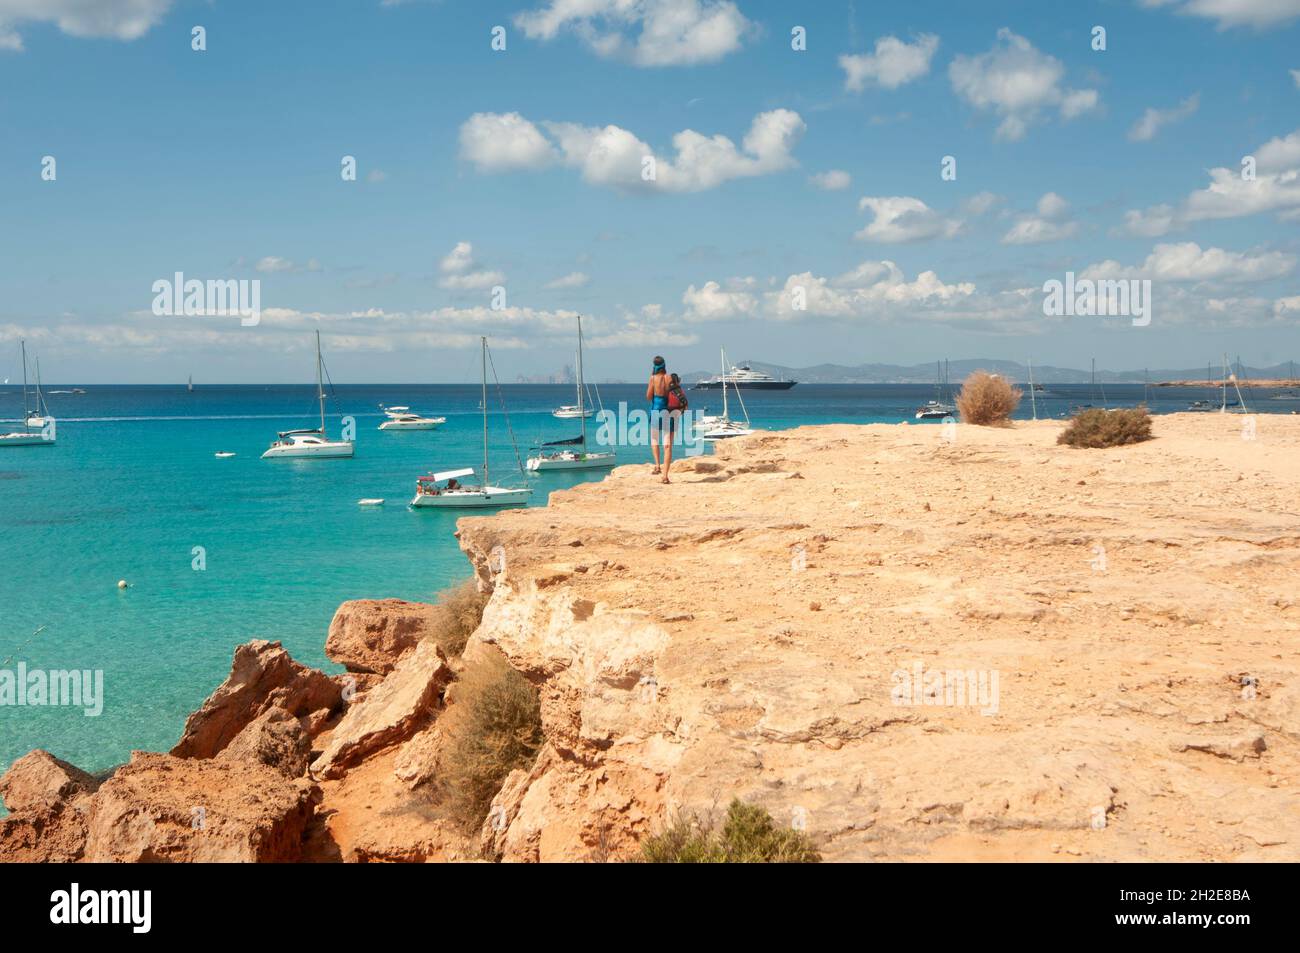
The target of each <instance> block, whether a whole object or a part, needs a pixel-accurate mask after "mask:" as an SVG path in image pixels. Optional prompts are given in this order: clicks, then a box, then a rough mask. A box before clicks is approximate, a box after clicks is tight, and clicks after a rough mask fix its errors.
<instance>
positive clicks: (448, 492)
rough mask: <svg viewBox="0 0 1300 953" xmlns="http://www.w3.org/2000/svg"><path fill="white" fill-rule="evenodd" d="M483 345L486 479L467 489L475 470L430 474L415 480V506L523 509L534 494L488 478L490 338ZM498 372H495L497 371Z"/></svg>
mask: <svg viewBox="0 0 1300 953" xmlns="http://www.w3.org/2000/svg"><path fill="white" fill-rule="evenodd" d="M481 340H482V342H483V359H482V363H483V399H482V401H481V406H482V408H483V479H482V482H481V483H480V484H479V485H477V486H473V485H471V486H464V485H463V484H461V483H460V480H461V478H462V477H468V476H473V475H474V468H473V467H466V468H464V469H461V470H445V471H443V472H441V473H430V474H429V475H428V476H422V477H420V478H419V479H418V480H416V481H415V499H413V500H411V505H412V506H445V507H485V506H523V505H524V504H525V503H527V502H528V498H529V497H530V496H532V495H533V491H532V489H530V488H529V487H522V488H519V487H502V486H492V484H491V480H490V478H489V475H488V415H487V353H488V351H487V338H482V339H481ZM494 373H495V370H494Z"/></svg>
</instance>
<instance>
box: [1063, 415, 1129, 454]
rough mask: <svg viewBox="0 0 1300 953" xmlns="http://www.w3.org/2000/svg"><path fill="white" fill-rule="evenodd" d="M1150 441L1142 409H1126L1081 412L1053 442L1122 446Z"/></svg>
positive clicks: (1077, 444)
mask: <svg viewBox="0 0 1300 953" xmlns="http://www.w3.org/2000/svg"><path fill="white" fill-rule="evenodd" d="M1150 439H1151V415H1150V414H1149V413H1147V409H1146V408H1145V407H1133V408H1131V409H1126V410H1097V409H1093V410H1081V411H1079V413H1078V414H1076V415H1075V417H1074V419H1073V420H1071V421H1070V425H1069V426H1068V427H1066V428H1065V430H1064V431H1063V432H1062V433H1061V435H1060V436H1059V437H1057V438H1056V442H1057V443H1063V444H1067V445H1068V446H1071V447H1088V448H1099V447H1122V446H1124V445H1126V444H1130V443H1141V442H1142V441H1143V440H1150Z"/></svg>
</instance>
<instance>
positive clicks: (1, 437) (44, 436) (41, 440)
mask: <svg viewBox="0 0 1300 953" xmlns="http://www.w3.org/2000/svg"><path fill="white" fill-rule="evenodd" d="M19 343H20V345H21V347H22V352H23V429H22V430H21V431H14V432H13V433H5V434H0V447H47V446H50V447H52V446H54V428H53V427H50V428H48V429H46V428H45V421H44V420H42V423H41V428H42V429H40V430H38V431H37V432H36V433H32V429H31V428H32V415H31V414H30V413H29V412H28V411H29V408H28V406H27V342H26V341H21V342H19ZM37 419H40V418H39V415H38V417H37ZM49 422H50V423H53V421H49Z"/></svg>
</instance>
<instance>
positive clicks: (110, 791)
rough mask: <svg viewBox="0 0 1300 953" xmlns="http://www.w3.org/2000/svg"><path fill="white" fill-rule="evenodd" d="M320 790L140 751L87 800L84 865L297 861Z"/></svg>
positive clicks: (257, 771) (230, 765)
mask: <svg viewBox="0 0 1300 953" xmlns="http://www.w3.org/2000/svg"><path fill="white" fill-rule="evenodd" d="M318 797H319V790H318V789H317V788H316V786H315V785H313V784H311V783H310V782H308V781H306V780H305V779H298V780H290V779H288V778H286V777H285V776H284V775H283V774H281V773H280V772H279V771H277V770H275V769H274V768H270V767H267V766H266V765H263V764H260V763H258V762H256V761H253V760H247V759H246V760H239V761H236V760H233V759H231V760H227V759H212V760H204V759H197V758H176V757H172V756H171V755H165V754H153V753H150V752H145V751H136V752H134V753H133V754H132V755H131V762H130V763H129V764H126V765H124V766H122V767H121V768H119V769H118V770H117V772H116V773H114V775H113V777H111V778H110V779H109V780H107V781H105V782H104V784H103V785H102V786H101V787H100V789H99V791H98V792H96V794H95V796H94V798H93V799H92V800H91V801H90V807H89V810H88V812H87V818H86V832H87V837H86V848H85V859H86V860H87V861H90V862H95V863H105V862H112V863H118V862H126V863H139V862H156V861H163V862H261V863H275V862H284V861H294V860H297V859H298V858H299V857H300V855H301V853H302V840H303V832H304V831H305V829H306V827H307V824H308V822H309V821H310V820H311V818H312V815H313V813H314V811H315V803H316V800H317V799H318Z"/></svg>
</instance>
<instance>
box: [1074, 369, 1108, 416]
mask: <svg viewBox="0 0 1300 953" xmlns="http://www.w3.org/2000/svg"><path fill="white" fill-rule="evenodd" d="M1096 399H1097V359H1096V358H1095V357H1094V358H1093V359H1092V375H1091V376H1090V378H1089V383H1088V401H1089V402H1088V403H1086V404H1075V405H1074V406H1073V407H1071V408H1070V410H1071V411H1072V412H1074V413H1078V412H1079V411H1081V410H1091V409H1092V408H1093V407H1094V406H1095V405H1094V404H1093V403H1092V401H1094V400H1096ZM1101 406H1102V407H1104V408H1106V409H1107V410H1109V409H1110V408H1109V407H1106V385H1104V384H1103V385H1102V387H1101Z"/></svg>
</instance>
